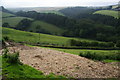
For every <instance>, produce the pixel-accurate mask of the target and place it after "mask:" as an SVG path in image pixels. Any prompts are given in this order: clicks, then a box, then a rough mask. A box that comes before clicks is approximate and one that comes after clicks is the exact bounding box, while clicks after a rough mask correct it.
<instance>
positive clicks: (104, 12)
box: [93, 10, 119, 18]
mask: <svg viewBox="0 0 120 80" xmlns="http://www.w3.org/2000/svg"><path fill="white" fill-rule="evenodd" d="M93 14H102V15H108V16H113V17H115V18H118V17H119V16H118V11H113V10H99V11H96V12H94V13H93Z"/></svg>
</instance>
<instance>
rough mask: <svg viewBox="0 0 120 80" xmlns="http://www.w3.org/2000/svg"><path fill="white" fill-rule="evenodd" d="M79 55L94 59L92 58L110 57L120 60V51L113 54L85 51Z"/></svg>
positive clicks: (100, 59) (102, 58) (103, 58)
mask: <svg viewBox="0 0 120 80" xmlns="http://www.w3.org/2000/svg"><path fill="white" fill-rule="evenodd" d="M79 56H82V57H86V58H88V59H92V60H99V61H102V60H105V59H110V60H120V53H116V54H111V55H101V54H97V53H95V52H94V53H93V52H89V51H88V52H85V53H80V54H79Z"/></svg>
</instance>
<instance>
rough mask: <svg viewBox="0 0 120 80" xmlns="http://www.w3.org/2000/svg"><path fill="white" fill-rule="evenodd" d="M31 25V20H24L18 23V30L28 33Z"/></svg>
mask: <svg viewBox="0 0 120 80" xmlns="http://www.w3.org/2000/svg"><path fill="white" fill-rule="evenodd" d="M31 23H32V21H31V20H29V19H23V20H21V21H20V22H19V23H18V25H17V27H16V28H17V29H19V30H25V31H26V30H27V29H28V27H30V26H31Z"/></svg>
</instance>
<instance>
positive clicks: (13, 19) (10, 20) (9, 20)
mask: <svg viewBox="0 0 120 80" xmlns="http://www.w3.org/2000/svg"><path fill="white" fill-rule="evenodd" d="M25 18H26V17H8V18H3V20H2V23H9V25H10V27H15V26H16V25H17V24H18V23H19V22H20V21H21V20H22V19H25ZM27 19H31V18H27ZM31 20H32V19H31Z"/></svg>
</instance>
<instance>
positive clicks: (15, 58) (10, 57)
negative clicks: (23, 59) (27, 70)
mask: <svg viewBox="0 0 120 80" xmlns="http://www.w3.org/2000/svg"><path fill="white" fill-rule="evenodd" d="M7 58H8V62H9V63H12V64H15V63H20V61H19V52H15V53H12V54H10V53H9V54H7Z"/></svg>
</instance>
